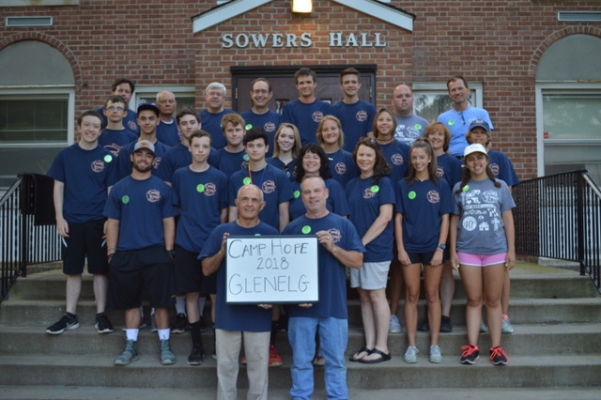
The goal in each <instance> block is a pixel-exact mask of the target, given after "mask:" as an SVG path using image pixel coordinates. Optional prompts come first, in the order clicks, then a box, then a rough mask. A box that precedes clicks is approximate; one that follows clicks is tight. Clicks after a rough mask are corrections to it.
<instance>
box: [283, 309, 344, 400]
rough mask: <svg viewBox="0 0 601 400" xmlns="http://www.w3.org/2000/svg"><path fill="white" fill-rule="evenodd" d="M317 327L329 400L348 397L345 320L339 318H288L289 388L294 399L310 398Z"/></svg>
mask: <svg viewBox="0 0 601 400" xmlns="http://www.w3.org/2000/svg"><path fill="white" fill-rule="evenodd" d="M318 329H319V338H320V340H321V354H322V355H323V357H324V358H325V360H326V365H325V366H324V369H325V371H324V373H325V375H324V377H325V384H326V393H327V398H328V399H337V400H347V399H348V387H347V386H346V360H345V359H344V351H345V350H346V344H347V342H348V320H346V319H339V318H306V317H291V318H290V320H289V321H288V340H289V341H290V346H292V367H291V368H290V372H291V374H292V388H291V389H290V396H291V397H292V399H294V400H310V399H311V398H312V396H313V385H314V384H313V364H312V363H311V361H312V360H313V356H314V355H315V333H316V332H317V330H318Z"/></svg>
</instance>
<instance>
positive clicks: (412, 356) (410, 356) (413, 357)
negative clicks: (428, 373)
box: [405, 346, 419, 364]
mask: <svg viewBox="0 0 601 400" xmlns="http://www.w3.org/2000/svg"><path fill="white" fill-rule="evenodd" d="M417 353H419V350H418V349H417V347H415V346H409V347H407V351H405V362H408V363H410V364H413V363H416V362H417Z"/></svg>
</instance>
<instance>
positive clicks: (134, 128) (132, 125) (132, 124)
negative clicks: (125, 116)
mask: <svg viewBox="0 0 601 400" xmlns="http://www.w3.org/2000/svg"><path fill="white" fill-rule="evenodd" d="M127 127H128V128H129V129H131V130H132V131H134V132H136V131H137V130H138V125H136V123H135V122H134V121H127Z"/></svg>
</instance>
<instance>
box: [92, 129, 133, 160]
mask: <svg viewBox="0 0 601 400" xmlns="http://www.w3.org/2000/svg"><path fill="white" fill-rule="evenodd" d="M136 140H138V136H137V135H135V134H133V133H132V132H130V131H128V130H127V129H122V130H120V131H115V130H112V129H108V128H107V129H104V130H103V131H102V133H101V134H100V137H99V138H98V144H99V145H100V146H102V147H104V148H105V149H107V150H108V151H110V152H111V154H112V155H114V156H115V157H119V150H121V147H123V146H126V145H128V144H130V143H131V142H135V141H136Z"/></svg>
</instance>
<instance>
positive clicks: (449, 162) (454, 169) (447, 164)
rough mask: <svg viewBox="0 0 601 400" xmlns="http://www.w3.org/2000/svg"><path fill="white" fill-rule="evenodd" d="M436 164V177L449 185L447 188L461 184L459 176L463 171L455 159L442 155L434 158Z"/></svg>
mask: <svg viewBox="0 0 601 400" xmlns="http://www.w3.org/2000/svg"><path fill="white" fill-rule="evenodd" d="M436 163H437V165H438V168H437V170H436V176H438V178H439V179H444V180H446V181H447V183H448V184H449V187H451V188H452V187H453V186H455V184H456V183H457V182H461V174H462V173H463V169H462V168H461V161H459V160H458V159H457V157H455V156H452V155H450V154H449V153H444V154H443V155H441V156H438V157H436Z"/></svg>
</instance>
